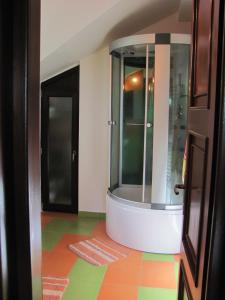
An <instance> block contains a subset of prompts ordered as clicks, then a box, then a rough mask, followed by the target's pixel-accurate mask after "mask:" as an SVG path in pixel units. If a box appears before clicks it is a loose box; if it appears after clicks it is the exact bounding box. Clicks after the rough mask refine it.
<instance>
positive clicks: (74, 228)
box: [68, 218, 99, 235]
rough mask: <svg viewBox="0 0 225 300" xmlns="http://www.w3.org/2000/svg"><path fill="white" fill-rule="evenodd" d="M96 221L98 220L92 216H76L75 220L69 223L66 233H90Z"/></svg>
mask: <svg viewBox="0 0 225 300" xmlns="http://www.w3.org/2000/svg"><path fill="white" fill-rule="evenodd" d="M98 222H99V220H97V219H94V218H93V219H92V218H78V219H77V220H76V222H74V223H73V224H71V226H70V228H69V231H68V233H76V234H84V235H90V234H92V232H93V230H94V228H95V226H96V225H97V224H98Z"/></svg>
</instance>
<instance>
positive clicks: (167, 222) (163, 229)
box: [106, 195, 183, 254]
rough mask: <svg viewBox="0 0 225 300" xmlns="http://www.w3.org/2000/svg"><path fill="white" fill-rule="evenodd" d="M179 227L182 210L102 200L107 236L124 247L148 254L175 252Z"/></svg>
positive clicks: (180, 234) (177, 247)
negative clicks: (104, 204)
mask: <svg viewBox="0 0 225 300" xmlns="http://www.w3.org/2000/svg"><path fill="white" fill-rule="evenodd" d="M130 202H131V201H130ZM182 224H183V211H182V210H156V209H150V208H142V207H137V206H134V205H132V202H131V203H127V201H126V202H123V201H120V200H117V199H114V198H113V197H111V196H110V195H107V197H106V230H107V234H108V235H109V236H110V237H111V238H112V239H113V240H114V241H116V242H118V243H120V244H122V245H124V246H127V247H130V248H133V249H136V250H140V251H144V252H151V253H163V254H176V253H179V252H180V246H181V236H182Z"/></svg>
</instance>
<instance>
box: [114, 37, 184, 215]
mask: <svg viewBox="0 0 225 300" xmlns="http://www.w3.org/2000/svg"><path fill="white" fill-rule="evenodd" d="M165 36H166V37H167V39H165ZM153 38H154V39H153ZM189 38H190V37H189V36H187V35H176V34H166V35H165V34H162V35H161V34H156V35H149V36H147V37H146V38H145V37H144V36H140V37H139V38H138V37H136V36H135V37H134V38H132V39H131V40H129V38H128V39H127V40H126V45H124V46H120V47H118V45H121V43H122V42H121V40H119V41H117V42H116V43H115V47H114V48H113V50H112V52H111V54H112V106H111V113H112V115H111V122H110V124H111V174H110V190H111V192H113V194H114V195H115V196H117V197H119V198H122V199H127V200H131V201H135V202H139V203H140V202H142V203H145V204H144V205H145V206H146V204H150V206H149V205H147V206H146V207H151V208H153V209H166V208H167V206H169V205H170V206H171V205H172V206H173V205H175V206H177V205H178V206H179V205H180V204H182V203H183V197H182V193H180V195H175V194H174V190H173V188H174V185H175V183H177V182H182V178H181V177H182V166H183V157H184V148H185V130H186V106H187V98H188V96H187V94H188V66H189V48H190V46H189V43H190V39H189ZM136 39H139V42H140V44H132V45H131V43H133V42H134V40H136ZM144 40H145V41H146V44H144V43H143V42H144ZM151 41H152V42H151Z"/></svg>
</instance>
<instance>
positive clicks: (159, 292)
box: [138, 287, 177, 300]
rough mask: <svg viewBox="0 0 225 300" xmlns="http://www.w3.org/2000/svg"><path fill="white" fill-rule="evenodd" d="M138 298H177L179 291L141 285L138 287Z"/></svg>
mask: <svg viewBox="0 0 225 300" xmlns="http://www.w3.org/2000/svg"><path fill="white" fill-rule="evenodd" d="M138 300H177V291H176V290H173V289H156V288H145V287H141V288H139V289H138Z"/></svg>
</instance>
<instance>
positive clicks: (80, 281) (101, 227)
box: [42, 213, 179, 300]
mask: <svg viewBox="0 0 225 300" xmlns="http://www.w3.org/2000/svg"><path fill="white" fill-rule="evenodd" d="M105 235H106V232H105V221H104V220H102V219H96V218H84V217H83V218H82V217H76V216H73V215H66V214H59V213H45V214H43V215H42V239H43V244H42V245H43V266H42V273H43V276H56V277H67V278H69V280H70V283H69V286H68V288H67V290H66V292H65V294H64V296H63V300H176V299H177V281H178V269H179V257H177V256H174V255H158V254H157V255H156V254H149V253H143V252H140V251H135V250H132V251H131V253H130V254H129V256H128V258H126V259H123V260H120V261H118V262H114V263H112V264H110V265H109V266H101V267H97V266H93V265H90V264H89V263H87V262H85V261H84V260H82V259H80V258H78V257H77V256H76V255H75V254H74V253H72V252H71V251H70V250H69V249H68V244H70V243H74V242H77V241H81V240H85V239H87V238H89V237H92V236H95V237H101V236H105Z"/></svg>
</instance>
